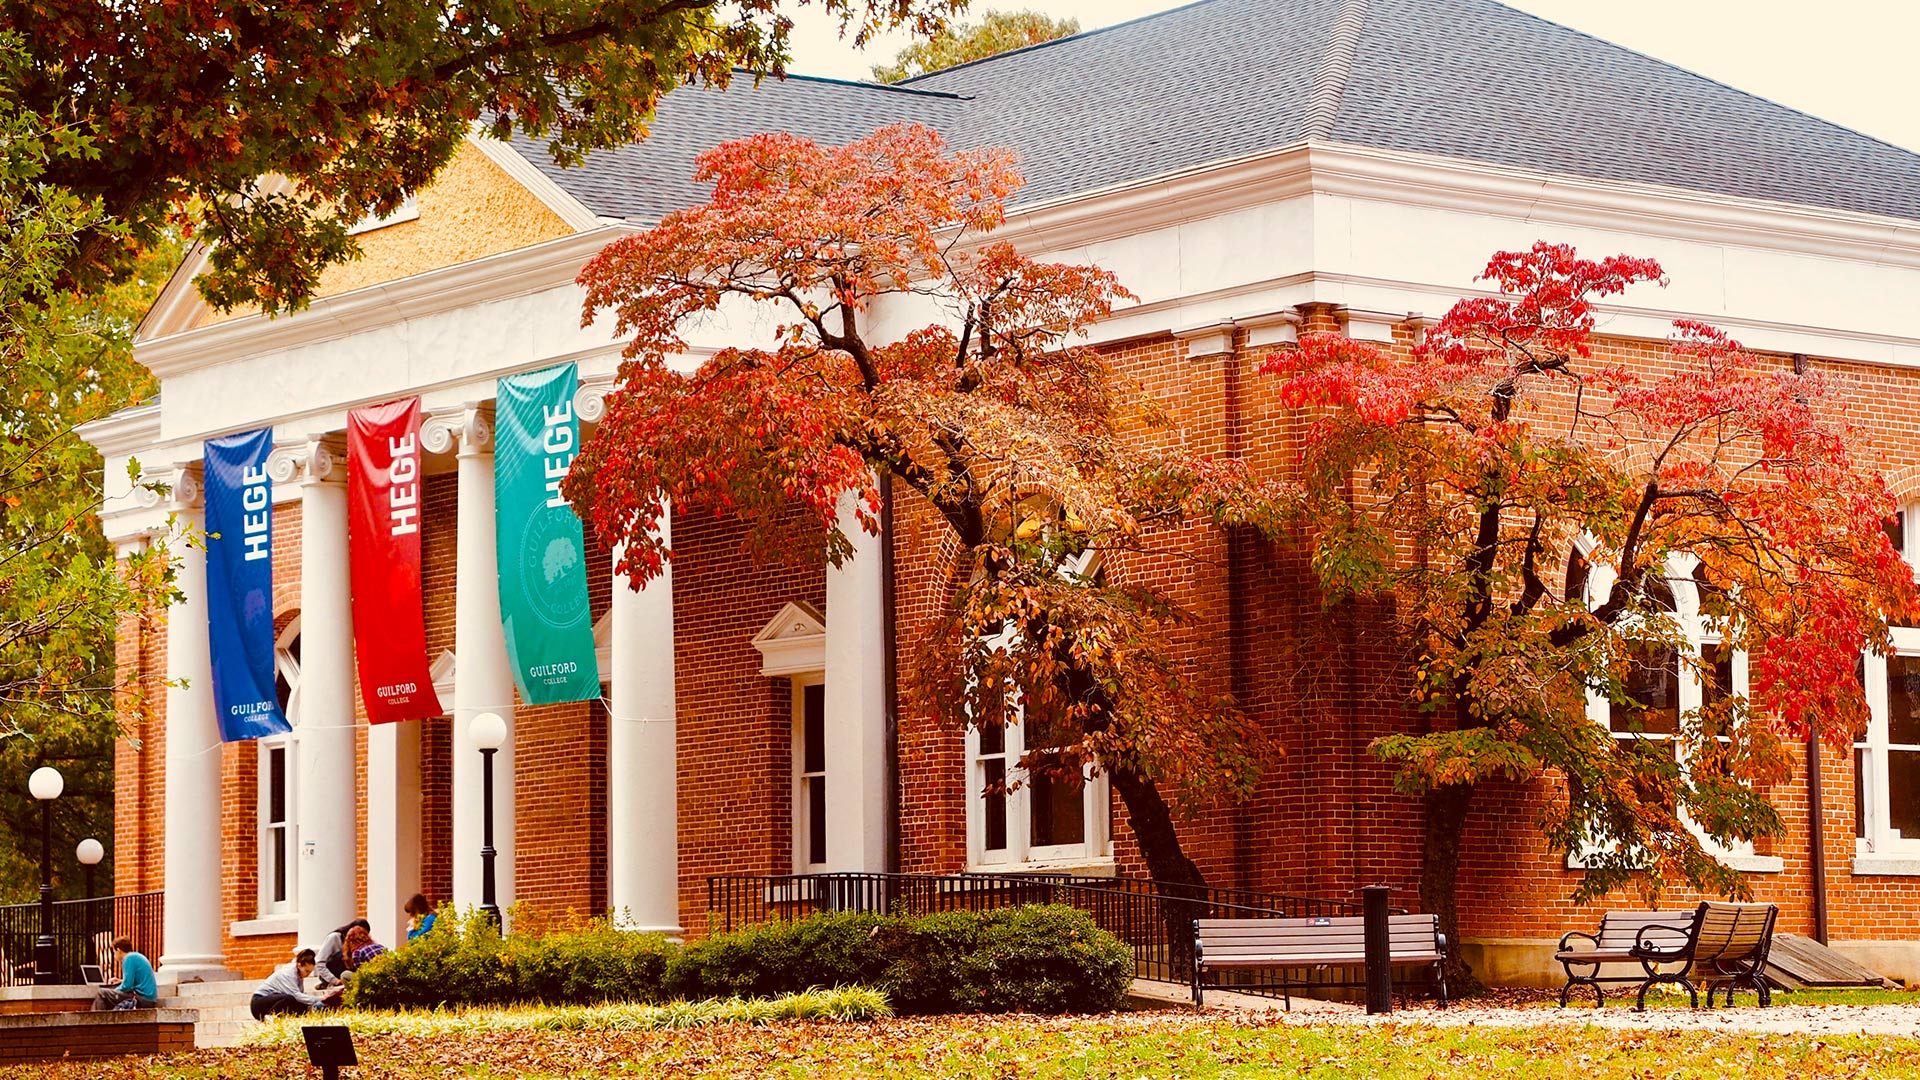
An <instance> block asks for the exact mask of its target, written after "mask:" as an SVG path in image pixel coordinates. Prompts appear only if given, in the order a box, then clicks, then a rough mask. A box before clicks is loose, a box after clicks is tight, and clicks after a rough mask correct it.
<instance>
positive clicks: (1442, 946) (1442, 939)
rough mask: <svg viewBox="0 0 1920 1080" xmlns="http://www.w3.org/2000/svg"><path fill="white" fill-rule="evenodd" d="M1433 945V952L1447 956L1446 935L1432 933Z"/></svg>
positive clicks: (1436, 932)
mask: <svg viewBox="0 0 1920 1080" xmlns="http://www.w3.org/2000/svg"><path fill="white" fill-rule="evenodd" d="M1433 944H1434V951H1435V952H1437V953H1439V954H1440V955H1441V956H1445V955H1447V935H1445V934H1443V933H1441V932H1439V931H1438V930H1436V931H1434V932H1433Z"/></svg>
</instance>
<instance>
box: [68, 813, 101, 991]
mask: <svg viewBox="0 0 1920 1080" xmlns="http://www.w3.org/2000/svg"><path fill="white" fill-rule="evenodd" d="M73 857H74V858H75V859H78V860H79V861H80V868H81V870H82V872H84V873H85V874H86V883H87V890H86V891H85V892H83V893H81V894H80V895H81V898H82V899H83V900H85V901H86V902H85V903H84V904H82V905H81V910H82V911H84V912H85V913H86V916H85V918H83V919H82V920H81V924H82V926H83V928H84V929H85V930H86V935H87V937H86V941H87V944H86V949H85V951H84V952H83V953H82V954H81V955H82V957H83V959H84V962H86V963H90V964H99V963H100V962H101V957H99V956H95V955H93V954H94V953H95V952H97V951H98V946H97V945H95V943H94V940H93V928H94V927H95V926H96V925H98V924H99V921H98V920H97V919H95V918H94V917H93V916H94V910H93V909H94V903H93V871H94V868H96V867H98V866H99V865H100V860H101V859H104V858H106V857H107V849H106V848H104V847H102V846H101V845H100V841H98V840H95V839H94V838H93V837H91V836H89V837H87V838H86V839H85V840H82V841H80V843H79V844H78V845H77V846H76V847H75V848H74V849H73ZM102 966H104V965H102Z"/></svg>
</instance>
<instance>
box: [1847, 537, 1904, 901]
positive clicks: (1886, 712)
mask: <svg viewBox="0 0 1920 1080" xmlns="http://www.w3.org/2000/svg"><path fill="white" fill-rule="evenodd" d="M1916 510H1920V503H1915V504H1911V505H1908V506H1907V507H1905V508H1903V509H1902V511H1901V512H1900V513H1898V514H1896V515H1895V516H1894V517H1893V518H1892V519H1890V520H1889V521H1888V522H1887V539H1889V540H1891V541H1892V542H1893V546H1894V547H1895V548H1896V549H1898V550H1899V551H1900V553H1901V554H1902V555H1903V556H1904V557H1905V558H1906V560H1907V562H1908V563H1909V564H1910V565H1911V564H1915V563H1916V562H1920V537H1916V536H1914V535H1913V531H1912V530H1910V529H1909V528H1908V526H1909V523H1911V522H1913V521H1915V520H1917V519H1916V518H1915V517H1914V511H1916ZM1892 638H1893V652H1892V653H1891V655H1887V656H1881V655H1879V654H1877V653H1868V654H1867V655H1866V656H1864V657H1862V658H1861V665H1860V671H1861V679H1862V682H1863V685H1864V688H1865V690H1866V697H1867V730H1866V731H1865V732H1864V733H1862V735H1861V737H1860V738H1859V739H1857V740H1855V742H1854V746H1853V762H1854V779H1853V790H1854V804H1853V805H1854V835H1855V837H1856V841H1855V858H1854V873H1856V874H1863V873H1879V874H1889V873H1898V874H1916V875H1920V862H1916V860H1920V628H1916V627H1910V626H1895V627H1893V628H1892Z"/></svg>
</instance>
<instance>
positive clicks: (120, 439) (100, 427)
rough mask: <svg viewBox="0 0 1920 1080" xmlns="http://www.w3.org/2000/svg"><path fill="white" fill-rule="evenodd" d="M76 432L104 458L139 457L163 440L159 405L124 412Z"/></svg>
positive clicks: (83, 426) (134, 407) (124, 410)
mask: <svg viewBox="0 0 1920 1080" xmlns="http://www.w3.org/2000/svg"><path fill="white" fill-rule="evenodd" d="M74 431H75V433H76V434H78V435H79V436H80V437H81V438H82V439H84V440H86V441H87V442H88V443H89V444H91V445H92V446H93V448H94V449H95V450H98V451H100V453H101V454H102V455H103V456H105V457H127V456H129V455H132V454H137V453H139V452H140V451H142V450H145V449H147V448H148V447H151V446H153V445H154V444H155V443H156V442H158V441H159V440H160V403H159V402H157V401H154V402H149V403H147V404H145V405H134V406H131V407H129V408H125V409H121V410H120V411H119V412H117V413H112V414H110V415H107V416H103V417H101V418H100V419H98V420H95V421H92V422H91V423H86V424H81V425H80V426H79V427H77V428H75V429H74Z"/></svg>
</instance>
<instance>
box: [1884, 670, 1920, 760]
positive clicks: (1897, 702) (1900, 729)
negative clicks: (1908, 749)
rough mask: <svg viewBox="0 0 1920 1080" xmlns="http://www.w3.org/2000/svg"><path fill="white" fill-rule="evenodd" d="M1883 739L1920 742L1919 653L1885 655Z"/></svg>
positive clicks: (1899, 741)
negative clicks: (1885, 728)
mask: <svg viewBox="0 0 1920 1080" xmlns="http://www.w3.org/2000/svg"><path fill="white" fill-rule="evenodd" d="M1887 741H1888V742H1892V743H1920V656H1889V657H1887Z"/></svg>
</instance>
